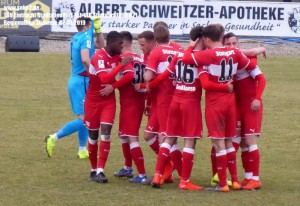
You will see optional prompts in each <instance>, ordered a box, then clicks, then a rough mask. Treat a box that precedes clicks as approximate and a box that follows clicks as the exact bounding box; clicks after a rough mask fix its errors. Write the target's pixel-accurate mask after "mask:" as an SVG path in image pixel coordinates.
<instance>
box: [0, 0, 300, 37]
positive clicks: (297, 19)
mask: <svg viewBox="0 0 300 206" xmlns="http://www.w3.org/2000/svg"><path fill="white" fill-rule="evenodd" d="M80 16H88V17H91V18H92V19H93V18H95V17H100V18H101V23H102V28H103V32H105V33H107V32H109V31H112V30H116V31H124V30H126V31H130V32H132V33H134V34H138V33H141V32H142V31H144V30H152V27H153V24H154V23H155V22H156V21H164V22H166V23H167V24H168V26H169V29H170V32H171V34H172V35H183V34H189V32H190V30H191V28H193V27H194V26H197V25H203V26H206V25H208V24H211V23H220V24H222V25H223V26H224V28H225V30H226V32H234V33H235V34H237V35H242V36H243V35H244V36H270V37H300V3H284V2H264V1H262V2H257V1H256V2H246V1H244V2H243V1H196V0H182V1H129V0H127V1H116V0H101V1H99V0H81V1H72V0H52V1H48V0H1V1H0V32H1V31H6V30H20V31H32V30H39V31H51V32H77V30H76V26H75V23H76V19H77V18H78V17H80Z"/></svg>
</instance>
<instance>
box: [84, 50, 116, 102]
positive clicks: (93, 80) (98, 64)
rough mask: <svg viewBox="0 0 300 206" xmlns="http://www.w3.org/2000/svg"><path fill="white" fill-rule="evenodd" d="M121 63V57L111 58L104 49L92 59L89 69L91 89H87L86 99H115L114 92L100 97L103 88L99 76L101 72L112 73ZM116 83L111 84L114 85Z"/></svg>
mask: <svg viewBox="0 0 300 206" xmlns="http://www.w3.org/2000/svg"><path fill="white" fill-rule="evenodd" d="M120 61H121V57H120V56H119V55H115V56H113V57H112V56H110V55H109V54H108V53H107V52H106V51H105V49H104V48H102V49H99V50H98V51H97V52H96V53H95V54H94V56H93V57H92V60H91V64H90V67H89V78H90V80H89V87H88V89H87V93H86V98H88V99H93V100H96V101H97V100H103V99H110V98H115V93H114V92H112V93H111V94H109V95H108V96H106V97H104V96H101V95H100V90H101V89H102V88H103V85H102V83H101V80H100V78H99V77H98V76H97V74H98V73H100V72H110V71H111V70H112V69H113V68H114V67H116V66H117V64H118V63H119V62H120ZM114 82H115V81H113V82H111V83H109V84H112V83H114Z"/></svg>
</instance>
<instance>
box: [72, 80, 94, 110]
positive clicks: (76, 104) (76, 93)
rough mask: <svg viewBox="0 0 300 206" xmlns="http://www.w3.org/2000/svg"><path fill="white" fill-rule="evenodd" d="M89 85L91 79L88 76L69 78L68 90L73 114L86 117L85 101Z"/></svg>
mask: <svg viewBox="0 0 300 206" xmlns="http://www.w3.org/2000/svg"><path fill="white" fill-rule="evenodd" d="M88 84H89V78H88V77H87V76H80V75H72V76H71V77H70V78H69V82H68V90H69V95H70V101H71V107H72V112H73V113H74V114H75V115H84V100H85V95H86V90H87V88H88Z"/></svg>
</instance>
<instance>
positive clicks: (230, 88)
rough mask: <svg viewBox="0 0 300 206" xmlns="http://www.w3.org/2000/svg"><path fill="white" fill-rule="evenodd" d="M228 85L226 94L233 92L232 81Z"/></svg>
mask: <svg viewBox="0 0 300 206" xmlns="http://www.w3.org/2000/svg"><path fill="white" fill-rule="evenodd" d="M227 85H228V92H230V93H231V92H233V80H230V81H228V82H227Z"/></svg>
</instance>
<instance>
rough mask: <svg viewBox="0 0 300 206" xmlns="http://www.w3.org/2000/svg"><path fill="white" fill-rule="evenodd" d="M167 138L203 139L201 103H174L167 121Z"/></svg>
mask: <svg viewBox="0 0 300 206" xmlns="http://www.w3.org/2000/svg"><path fill="white" fill-rule="evenodd" d="M166 136H169V137H182V138H200V137H202V113H201V105H200V101H193V102H188V103H180V102H174V101H173V102H172V103H171V105H170V110H169V116H168V121H167V130H166Z"/></svg>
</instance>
